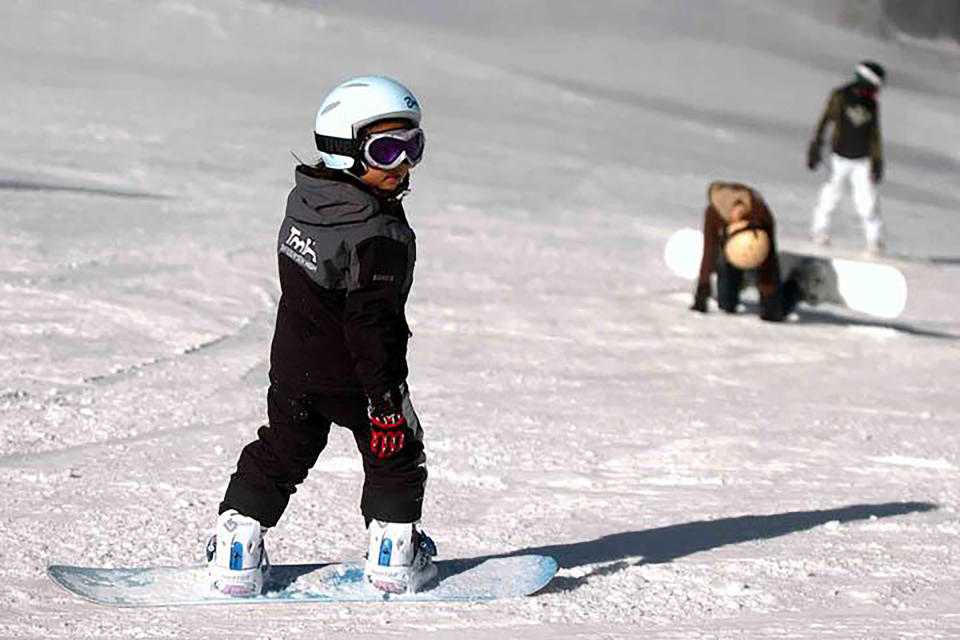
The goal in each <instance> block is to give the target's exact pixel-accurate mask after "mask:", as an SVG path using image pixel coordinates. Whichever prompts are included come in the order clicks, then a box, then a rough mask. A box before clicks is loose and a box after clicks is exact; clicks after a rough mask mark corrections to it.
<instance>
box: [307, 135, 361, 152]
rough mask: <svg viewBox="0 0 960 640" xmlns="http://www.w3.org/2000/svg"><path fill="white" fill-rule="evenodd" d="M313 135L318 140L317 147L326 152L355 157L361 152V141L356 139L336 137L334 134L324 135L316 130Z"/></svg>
mask: <svg viewBox="0 0 960 640" xmlns="http://www.w3.org/2000/svg"><path fill="white" fill-rule="evenodd" d="M313 137H314V139H315V140H316V142H317V149H318V150H320V151H324V152H326V153H332V154H335V155H338V156H347V157H349V158H355V157H356V156H357V154H358V153H359V152H360V143H359V142H357V141H356V140H348V139H347V138H334V137H333V136H324V135H320V134H319V133H316V132H314V134H313Z"/></svg>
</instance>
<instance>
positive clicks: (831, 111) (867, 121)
mask: <svg viewBox="0 0 960 640" xmlns="http://www.w3.org/2000/svg"><path fill="white" fill-rule="evenodd" d="M828 124H832V125H833V133H832V134H831V139H830V147H831V149H832V150H833V152H834V153H836V154H837V155H839V156H843V157H844V158H854V159H856V158H870V159H871V160H874V161H880V160H883V148H882V144H881V140H880V109H879V107H878V105H877V100H876V91H875V90H873V89H871V88H870V87H866V86H864V85H863V84H861V83H857V82H852V83H850V84H846V85H844V86H842V87H839V88H837V89H834V90H833V92H831V93H830V99H829V101H828V102H827V107H826V109H824V111H823V115H821V116H820V120H819V121H818V122H817V129H816V131H815V132H814V140H816V141H820V140H822V139H823V134H824V131H825V129H826V128H827V125H828Z"/></svg>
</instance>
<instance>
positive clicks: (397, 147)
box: [360, 127, 426, 169]
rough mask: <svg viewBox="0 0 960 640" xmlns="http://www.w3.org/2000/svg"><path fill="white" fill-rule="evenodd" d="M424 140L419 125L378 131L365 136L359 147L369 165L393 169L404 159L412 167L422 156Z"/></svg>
mask: <svg viewBox="0 0 960 640" xmlns="http://www.w3.org/2000/svg"><path fill="white" fill-rule="evenodd" d="M425 141H426V140H425V136H424V134H423V129H421V128H419V127H417V128H415V129H399V130H396V131H380V132H378V133H372V134H370V135H369V136H367V137H366V139H364V141H363V143H362V144H361V147H360V149H361V151H362V153H363V159H364V161H366V163H367V164H368V165H370V166H371V167H374V168H377V169H393V168H396V167H399V166H400V164H401V163H403V161H404V160H406V161H407V163H409V164H410V166H411V167H413V166H416V165H417V163H419V162H420V160H421V158H423V146H424V143H425Z"/></svg>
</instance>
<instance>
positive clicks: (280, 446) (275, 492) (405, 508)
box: [220, 384, 427, 527]
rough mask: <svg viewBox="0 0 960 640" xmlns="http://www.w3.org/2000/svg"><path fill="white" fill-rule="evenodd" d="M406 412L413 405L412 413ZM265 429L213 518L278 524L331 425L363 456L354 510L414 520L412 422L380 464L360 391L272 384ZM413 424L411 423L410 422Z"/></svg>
mask: <svg viewBox="0 0 960 640" xmlns="http://www.w3.org/2000/svg"><path fill="white" fill-rule="evenodd" d="M411 411H412V408H411ZM267 416H268V419H269V424H268V425H265V426H262V427H260V429H259V430H258V431H257V440H255V441H253V442H251V443H250V444H248V445H247V446H246V447H244V449H243V451H242V452H241V453H240V459H239V461H238V462H237V470H236V472H235V473H234V474H233V475H232V476H231V477H230V483H229V484H228V485H227V491H226V495H225V496H224V498H223V502H221V503H220V513H223V512H224V511H227V510H229V509H236V510H237V511H238V512H240V513H242V514H243V515H245V516H248V517H251V518H256V519H257V520H259V521H260V524H261V525H263V526H264V527H272V526H274V525H276V524H277V521H278V520H279V519H280V516H281V515H282V514H283V512H284V510H285V509H286V507H287V504H288V502H289V501H290V496H291V494H293V493H295V492H296V490H297V489H296V487H297V485H299V484H300V483H302V482H303V481H304V480H305V479H306V478H307V472H308V471H309V470H310V469H311V468H312V467H313V465H314V464H316V462H317V458H318V457H319V456H320V452H322V451H323V449H324V447H326V445H327V438H328V436H329V434H330V426H331V424H334V423H335V424H337V425H340V426H343V427H346V428H348V429H350V430H351V431H352V432H353V436H354V439H355V440H356V442H357V448H358V449H359V450H360V454H361V455H362V457H363V472H364V483H363V494H362V498H361V501H360V511H361V512H362V513H363V516H364V518H365V519H366V521H367V523H368V524H369V522H370V521H371V520H373V519H376V520H383V521H387V522H415V521H417V520H419V519H420V515H421V507H422V504H423V494H424V485H425V484H426V479H427V470H426V467H425V466H424V462H425V460H426V457H425V455H424V450H423V441H422V432H421V429H420V425H419V423H416V424H410V422H411V420H410V418H409V417H408V421H407V422H408V424H410V427H411V431H410V432H408V433H407V434H406V440H405V444H404V447H403V449H402V450H401V451H400V453H399V454H398V455H396V456H395V457H393V458H389V459H386V460H380V459H378V458H377V457H376V456H375V455H373V453H372V452H371V451H370V422H369V418H368V417H367V399H366V397H365V396H364V395H363V394H362V393H359V392H358V393H356V394H353V395H338V396H336V395H325V394H311V393H295V392H291V391H290V390H288V389H285V388H281V387H280V386H279V385H277V384H273V385H271V386H270V389H269V391H268V392H267ZM413 422H417V421H416V419H415V417H414V420H413Z"/></svg>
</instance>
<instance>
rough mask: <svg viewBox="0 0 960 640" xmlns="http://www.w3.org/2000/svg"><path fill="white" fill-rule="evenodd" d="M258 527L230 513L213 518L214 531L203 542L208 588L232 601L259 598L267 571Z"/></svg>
mask: <svg viewBox="0 0 960 640" xmlns="http://www.w3.org/2000/svg"><path fill="white" fill-rule="evenodd" d="M263 534H264V530H263V528H262V527H261V526H260V523H259V522H258V521H257V520H255V519H253V518H248V517H247V516H244V515H242V514H240V513H237V512H236V511H234V510H232V509H231V510H229V511H224V512H223V513H221V514H220V517H219V518H217V530H216V533H214V534H213V535H212V536H210V539H209V540H208V541H207V567H208V570H209V573H210V585H211V587H212V588H213V589H214V590H216V591H219V592H220V593H222V594H224V595H228V596H235V597H249V596H256V595H260V592H261V591H262V590H263V577H264V574H265V573H266V572H267V570H268V568H269V566H270V565H269V561H268V560H267V552H266V549H265V548H264V546H263Z"/></svg>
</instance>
